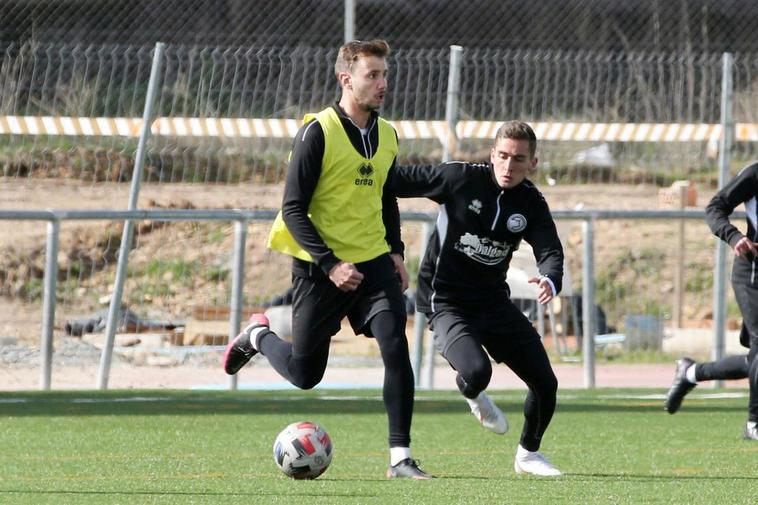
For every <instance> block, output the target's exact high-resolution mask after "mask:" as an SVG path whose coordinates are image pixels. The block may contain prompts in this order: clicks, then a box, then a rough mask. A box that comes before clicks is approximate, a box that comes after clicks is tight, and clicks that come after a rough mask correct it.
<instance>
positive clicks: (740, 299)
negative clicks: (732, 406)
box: [732, 279, 758, 423]
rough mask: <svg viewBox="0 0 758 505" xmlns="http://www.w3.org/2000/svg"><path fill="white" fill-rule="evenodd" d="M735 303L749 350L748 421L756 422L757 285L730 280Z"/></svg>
mask: <svg viewBox="0 0 758 505" xmlns="http://www.w3.org/2000/svg"><path fill="white" fill-rule="evenodd" d="M732 288H733V289H734V294H735V298H736V299H737V304H738V305H739V306H740V312H742V321H743V323H744V325H745V327H746V328H747V330H748V334H749V338H750V351H749V352H748V355H747V363H748V383H749V385H750V401H749V403H748V421H749V422H752V423H755V422H758V358H757V357H756V356H757V355H758V286H757V285H755V284H748V283H742V282H735V281H734V279H733V280H732Z"/></svg>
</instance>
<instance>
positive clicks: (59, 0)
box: [0, 0, 758, 55]
mask: <svg viewBox="0 0 758 505" xmlns="http://www.w3.org/2000/svg"><path fill="white" fill-rule="evenodd" d="M346 10H347V11H348V14H347V16H346ZM346 17H347V18H348V19H353V20H354V23H353V28H352V31H353V33H354V36H355V38H363V39H366V38H374V37H382V38H386V39H388V40H389V41H390V42H391V43H392V45H393V46H395V47H399V48H426V49H429V48H440V47H447V46H448V45H450V44H459V45H462V46H464V47H479V48H499V49H514V50H519V49H532V50H534V49H547V50H569V51H586V50H590V51H610V52H634V51H645V52H659V51H664V52H681V53H684V54H689V55H697V54H701V53H703V52H713V53H720V52H723V51H735V52H744V51H753V50H754V48H755V47H756V43H757V42H758V40H757V37H758V35H756V33H755V30H754V28H753V27H755V26H756V25H758V12H757V11H756V9H755V3H754V2H753V0H673V1H665V0H630V1H624V2H614V1H609V0H568V1H565V0H542V1H539V2H526V1H523V0H497V1H496V0H470V1H467V2H459V1H456V0H417V1H413V2H408V1H405V0H382V1H377V0H255V1H254V2H250V1H247V0H158V1H154V0H98V1H92V0H56V1H46V2H37V1H27V0H7V1H5V2H3V3H2V4H1V5H0V42H15V43H20V42H21V43H23V42H26V41H29V40H33V41H40V42H66V43H80V44H85V45H89V44H95V45H100V44H127V45H147V46H152V45H154V44H155V43H156V42H159V41H162V42H166V43H169V44H189V45H198V46H253V47H270V46H299V45H303V46H308V47H314V46H320V47H335V46H337V45H339V44H340V43H341V42H342V41H343V40H344V33H345V18H346Z"/></svg>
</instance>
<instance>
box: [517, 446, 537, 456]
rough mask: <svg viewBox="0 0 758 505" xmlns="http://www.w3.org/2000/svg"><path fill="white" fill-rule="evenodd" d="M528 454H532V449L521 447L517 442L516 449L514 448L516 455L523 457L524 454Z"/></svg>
mask: <svg viewBox="0 0 758 505" xmlns="http://www.w3.org/2000/svg"><path fill="white" fill-rule="evenodd" d="M530 454H533V452H532V451H527V450H526V449H524V448H523V447H521V444H518V449H516V457H517V458H525V457H526V456H529V455H530Z"/></svg>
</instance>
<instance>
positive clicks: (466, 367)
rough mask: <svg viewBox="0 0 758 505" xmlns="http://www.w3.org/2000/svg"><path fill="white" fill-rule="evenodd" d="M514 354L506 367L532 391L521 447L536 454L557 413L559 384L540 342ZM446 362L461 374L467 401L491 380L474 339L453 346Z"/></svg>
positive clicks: (460, 384) (485, 358) (487, 361)
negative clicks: (556, 403)
mask: <svg viewBox="0 0 758 505" xmlns="http://www.w3.org/2000/svg"><path fill="white" fill-rule="evenodd" d="M514 351H515V352H513V353H511V355H510V356H509V357H508V358H507V359H506V360H505V364H506V365H507V366H508V368H510V369H511V370H513V371H514V372H515V373H516V375H518V376H519V378H520V379H521V380H523V381H524V382H525V383H526V385H527V386H528V387H529V392H528V393H527V395H526V401H525V402H524V429H523V430H522V431H521V446H522V447H523V448H524V449H526V450H528V451H536V450H538V449H539V448H540V443H541V442H542V435H544V433H545V430H547V427H548V425H549V424H550V420H551V419H552V418H553V413H554V412H555V399H556V394H557V391H558V380H557V379H556V377H555V374H554V373H553V369H552V367H551V366H550V361H549V360H548V357H547V354H546V353H545V348H544V347H543V346H542V343H541V342H540V341H539V340H534V341H533V342H531V343H528V344H524V345H521V346H519V347H518V348H517V349H514ZM445 358H446V359H447V360H448V362H449V363H450V365H452V367H453V368H454V369H455V370H457V371H458V377H457V378H456V382H457V384H458V388H459V389H460V390H461V393H463V395H464V396H465V397H467V398H475V397H476V396H477V395H478V394H479V393H480V392H481V391H484V389H485V388H486V387H487V385H488V384H489V381H490V378H491V376H492V367H491V365H490V359H489V356H488V355H487V353H485V351H484V349H482V346H481V345H479V343H478V342H476V340H474V338H473V337H471V336H463V337H461V338H459V339H458V340H456V341H455V342H453V344H451V345H450V347H449V348H448V350H447V352H446V356H445Z"/></svg>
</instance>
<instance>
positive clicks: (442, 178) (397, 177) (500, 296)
mask: <svg viewBox="0 0 758 505" xmlns="http://www.w3.org/2000/svg"><path fill="white" fill-rule="evenodd" d="M386 187H387V191H390V190H391V191H393V192H395V194H396V195H397V196H398V197H427V198H430V199H432V200H434V201H435V202H437V203H439V204H440V205H441V206H440V213H439V216H438V218H437V225H436V228H435V230H434V232H433V234H432V237H431V239H430V241H429V246H428V247H427V250H426V254H425V255H424V259H423V261H422V263H421V265H420V267H419V282H418V296H417V304H418V310H419V311H421V312H425V313H431V312H435V311H437V310H440V308H442V307H444V306H454V307H459V308H463V309H469V310H476V309H477V308H481V307H482V305H485V304H491V303H495V304H497V303H503V301H505V300H506V299H508V297H509V295H510V290H509V288H508V285H507V283H506V275H507V272H508V267H509V265H510V262H511V258H512V256H513V253H514V251H515V250H516V249H518V246H519V243H520V242H521V239H524V240H526V241H527V242H528V243H529V244H530V245H531V246H532V248H533V249H534V255H535V259H536V260H537V266H538V268H539V271H540V274H541V275H542V276H546V277H547V278H548V279H549V280H550V281H551V282H552V284H553V286H554V287H555V294H558V292H560V290H561V282H562V279H563V247H562V245H561V241H560V239H559V238H558V233H557V231H556V229H555V223H554V221H553V218H552V216H551V215H550V209H549V208H548V205H547V202H546V201H545V199H544V197H543V196H542V194H541V193H540V192H539V190H538V189H537V188H536V187H535V186H534V184H532V182H530V181H529V180H524V181H523V182H522V183H521V184H519V185H518V186H516V187H514V188H510V189H502V188H501V187H500V186H498V184H497V182H496V181H495V177H494V173H493V167H492V165H491V164H489V163H486V164H485V163H465V162H450V163H443V164H441V165H437V166H397V167H395V169H394V170H391V171H390V175H389V179H388V181H387V185H386Z"/></svg>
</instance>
